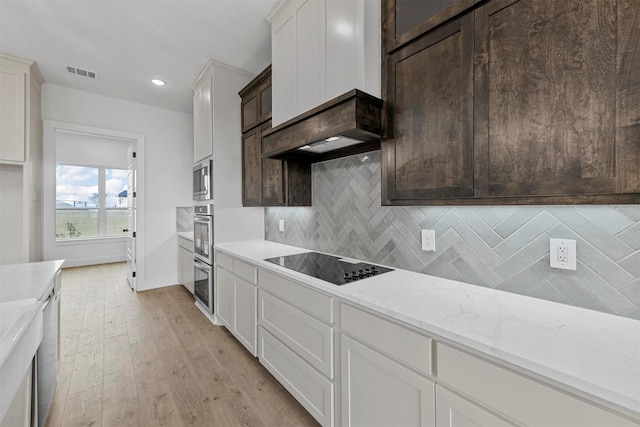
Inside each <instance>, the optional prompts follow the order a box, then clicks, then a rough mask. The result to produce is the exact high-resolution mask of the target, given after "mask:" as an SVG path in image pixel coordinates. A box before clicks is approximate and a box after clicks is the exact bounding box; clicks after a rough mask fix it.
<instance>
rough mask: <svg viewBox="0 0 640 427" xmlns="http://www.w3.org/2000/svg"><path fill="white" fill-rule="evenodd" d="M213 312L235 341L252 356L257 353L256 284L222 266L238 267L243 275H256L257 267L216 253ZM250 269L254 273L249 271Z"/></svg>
mask: <svg viewBox="0 0 640 427" xmlns="http://www.w3.org/2000/svg"><path fill="white" fill-rule="evenodd" d="M216 261H217V262H218V265H216V272H217V273H216V275H217V277H216V283H215V287H216V290H217V296H216V315H217V317H218V322H220V323H221V324H222V325H224V326H225V327H226V328H227V329H228V330H229V332H231V333H232V334H233V336H235V337H236V338H237V339H238V341H240V342H241V343H242V345H244V346H245V347H246V348H247V350H249V351H250V352H251V354H253V355H254V356H255V355H256V354H257V348H256V342H257V338H256V331H257V324H256V321H257V319H256V318H257V310H258V306H257V287H256V285H254V284H252V283H249V282H247V281H245V280H243V279H242V278H241V277H238V276H237V275H236V274H234V273H232V272H230V271H227V270H226V269H225V268H223V267H222V266H226V267H227V268H228V267H229V266H231V267H234V268H235V267H238V266H239V267H240V268H239V269H238V271H240V272H241V273H245V274H244V275H245V276H247V275H248V276H253V277H256V275H257V274H256V273H255V269H256V267H255V266H253V265H251V264H248V263H246V262H243V261H240V260H237V259H235V258H232V257H230V256H228V255H226V254H223V253H221V252H216ZM252 269H253V271H254V272H253V274H248V273H247V272H251V271H252Z"/></svg>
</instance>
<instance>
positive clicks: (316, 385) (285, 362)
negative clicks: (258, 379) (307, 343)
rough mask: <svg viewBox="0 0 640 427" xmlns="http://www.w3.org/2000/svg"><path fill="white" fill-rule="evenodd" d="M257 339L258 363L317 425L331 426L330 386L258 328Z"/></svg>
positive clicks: (318, 374)
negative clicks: (302, 407)
mask: <svg viewBox="0 0 640 427" xmlns="http://www.w3.org/2000/svg"><path fill="white" fill-rule="evenodd" d="M258 340H259V359H260V363H262V364H263V365H264V366H265V367H266V368H267V370H268V371H269V372H271V374H272V375H273V376H274V377H276V378H277V379H278V381H280V383H281V384H282V385H283V386H284V387H285V388H286V389H287V390H289V393H291V394H292V395H293V396H294V397H295V398H296V400H298V402H300V404H301V405H302V406H304V408H305V409H306V410H307V411H309V413H310V414H311V415H312V416H313V417H314V418H315V419H316V420H317V421H318V422H319V423H320V424H321V425H323V426H332V425H333V398H334V388H333V387H334V386H333V383H332V382H331V381H329V380H328V379H326V378H325V377H323V376H322V375H321V374H320V373H318V372H317V371H316V370H314V369H313V368H311V367H310V366H309V365H307V363H306V362H305V361H304V360H302V359H301V358H300V356H298V355H296V354H295V353H294V352H293V351H291V350H290V349H289V348H287V347H286V346H285V345H284V344H282V343H281V342H280V341H278V339H277V338H275V337H274V336H273V335H271V334H270V333H269V332H267V331H266V330H264V329H263V328H262V327H259V328H258Z"/></svg>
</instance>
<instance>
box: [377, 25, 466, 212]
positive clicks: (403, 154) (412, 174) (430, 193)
mask: <svg viewBox="0 0 640 427" xmlns="http://www.w3.org/2000/svg"><path fill="white" fill-rule="evenodd" d="M472 32H473V17H472V16H471V15H466V16H464V17H462V18H460V19H458V20H457V21H454V22H452V23H450V24H447V25H445V26H443V27H441V28H439V29H438V30H436V31H434V32H433V33H430V34H429V35H428V36H426V37H424V38H421V39H419V40H418V41H417V42H415V43H412V44H410V45H408V46H407V47H405V48H402V49H400V50H398V51H397V52H395V53H393V54H392V55H391V56H389V57H387V58H386V76H387V84H386V91H385V93H384V94H383V98H385V99H386V101H387V104H388V108H389V111H388V113H389V114H388V123H387V129H390V130H391V132H392V134H391V135H387V137H388V138H391V139H389V140H387V141H385V142H383V143H382V197H383V204H411V203H413V202H415V201H416V200H429V199H447V198H461V197H471V196H473V170H472V166H473V165H472V155H473V133H472V130H473V96H472V95H473V58H472V49H473V33H472Z"/></svg>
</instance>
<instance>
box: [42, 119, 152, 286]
mask: <svg viewBox="0 0 640 427" xmlns="http://www.w3.org/2000/svg"><path fill="white" fill-rule="evenodd" d="M43 154H44V164H43V174H44V186H43V191H44V197H43V203H44V205H43V211H44V212H43V218H44V221H43V222H44V223H43V232H44V236H43V237H44V238H43V243H44V248H43V253H44V259H46V260H50V259H65V260H66V262H65V267H75V266H84V265H95V264H106V263H111V262H121V261H127V267H128V268H127V276H128V277H127V281H128V283H129V285H130V286H131V288H132V289H133V290H136V288H137V286H136V282H138V283H142V282H143V280H144V279H143V265H142V264H143V262H142V261H143V260H142V257H141V256H139V255H140V254H142V253H144V252H143V247H144V242H143V238H142V237H143V236H144V234H143V232H142V229H143V228H144V198H143V197H141V196H142V195H143V194H144V161H143V159H144V137H143V136H142V135H139V134H132V133H128V132H121V131H116V130H110V129H100V128H95V127H90V126H83V125H75V124H69V123H61V122H55V121H47V120H45V121H44V153H43ZM134 156H135V157H134Z"/></svg>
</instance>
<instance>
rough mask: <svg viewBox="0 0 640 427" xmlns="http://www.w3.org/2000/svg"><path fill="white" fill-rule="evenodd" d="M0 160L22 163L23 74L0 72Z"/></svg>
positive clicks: (23, 121) (23, 142)
mask: <svg viewBox="0 0 640 427" xmlns="http://www.w3.org/2000/svg"><path fill="white" fill-rule="evenodd" d="M0 94H1V96H0V160H8V161H14V162H24V154H25V149H24V147H25V141H26V139H25V137H26V135H25V118H26V117H25V115H26V110H25V107H26V103H25V97H26V90H25V74H24V73H21V72H19V71H12V70H0Z"/></svg>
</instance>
